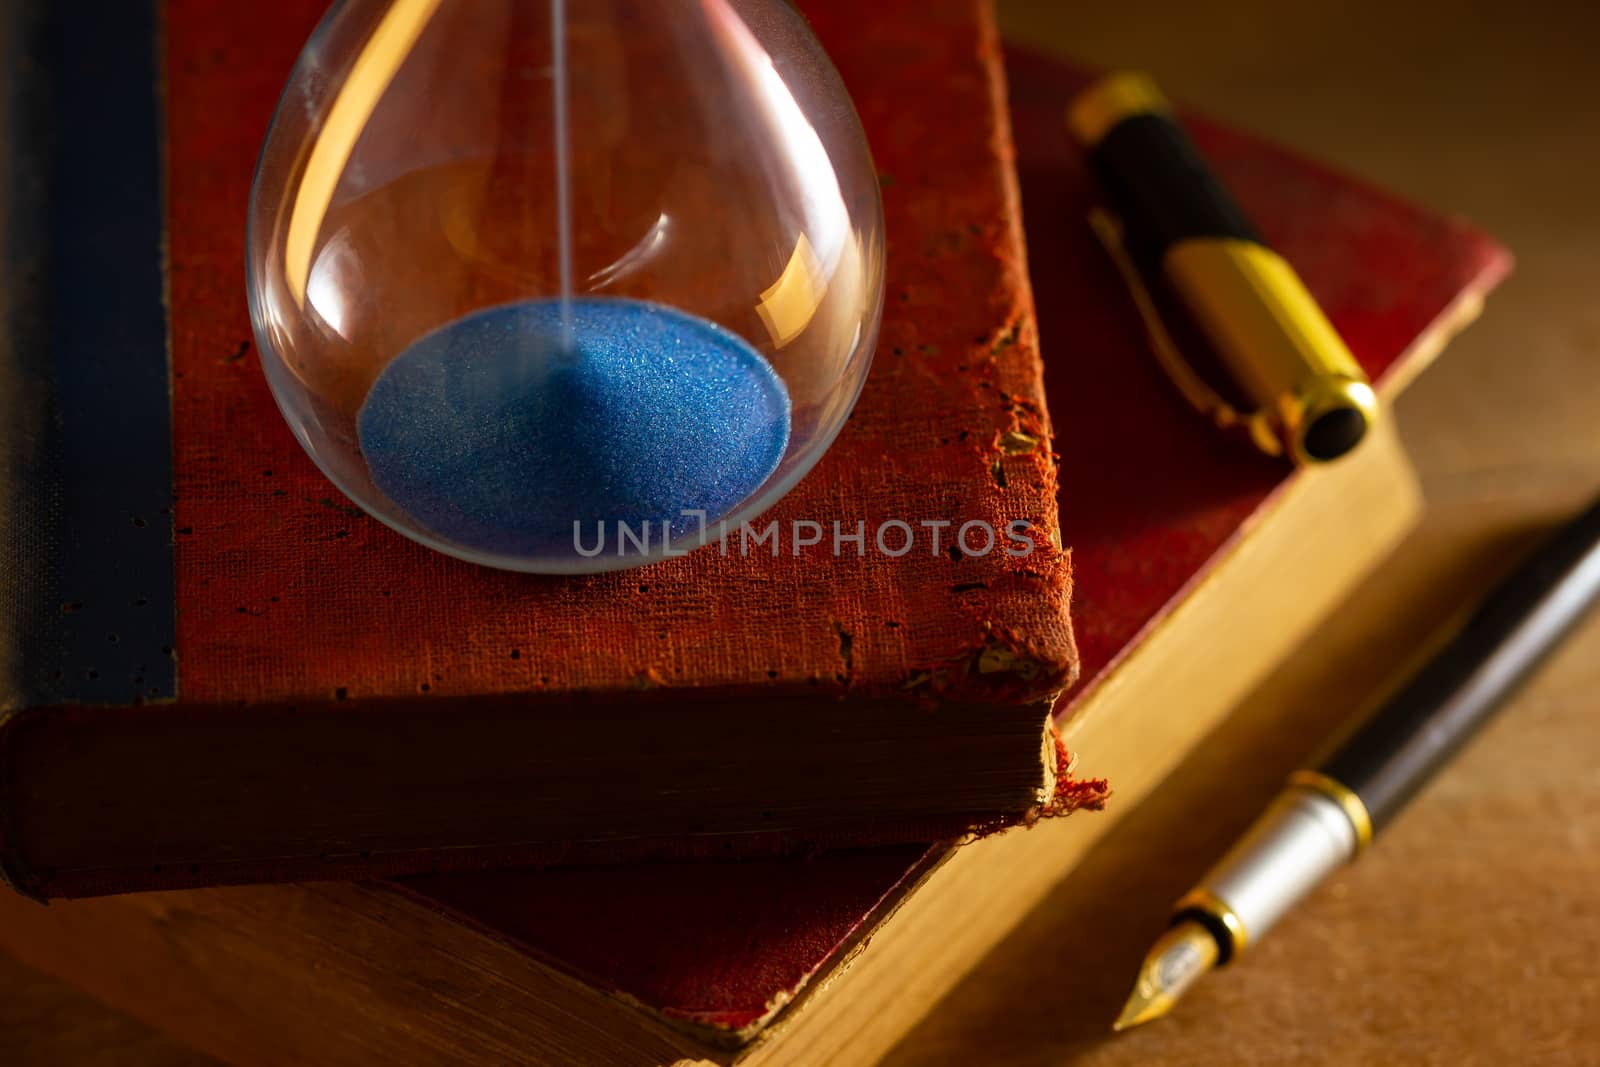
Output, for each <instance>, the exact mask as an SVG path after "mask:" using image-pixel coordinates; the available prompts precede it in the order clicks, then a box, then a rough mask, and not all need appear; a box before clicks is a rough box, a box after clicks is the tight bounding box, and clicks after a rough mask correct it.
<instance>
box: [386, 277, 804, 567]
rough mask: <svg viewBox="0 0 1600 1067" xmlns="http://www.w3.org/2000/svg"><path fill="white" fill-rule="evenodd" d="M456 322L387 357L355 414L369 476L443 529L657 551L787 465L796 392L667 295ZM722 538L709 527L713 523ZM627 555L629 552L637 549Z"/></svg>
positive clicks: (509, 310) (457, 538) (497, 544)
mask: <svg viewBox="0 0 1600 1067" xmlns="http://www.w3.org/2000/svg"><path fill="white" fill-rule="evenodd" d="M571 325H572V332H571V334H570V340H568V339H567V338H566V337H565V336H564V335H563V332H562V324H561V305H560V303H559V302H558V301H553V300H548V301H533V302H527V303H519V304H508V305H504V306H502V307H495V308H490V309H488V310H485V311H480V312H477V313H475V314H473V315H469V316H467V317H466V318H463V319H458V320H457V321H455V322H452V323H450V324H448V325H446V326H443V327H441V328H440V329H438V330H435V331H434V332H433V333H431V334H429V335H427V336H426V337H423V338H422V339H421V340H419V341H417V342H416V343H415V344H413V345H412V346H411V347H410V348H408V349H406V350H405V351H404V352H402V353H401V354H400V355H399V356H398V357H396V358H395V360H394V361H393V362H392V363H390V364H389V366H388V367H387V368H385V369H384V372H383V374H382V375H381V376H379V378H378V380H377V382H376V383H375V384H374V385H373V387H372V391H371V392H370V393H368V394H367V399H366V402H365V403H364V404H363V405H362V407H361V412H360V414H359V416H358V419H357V432H358V433H359V435H360V440H361V450H362V453H363V454H364V456H365V458H366V463H367V469H368V470H369V471H370V473H371V475H372V480H373V483H374V484H375V485H376V486H377V487H378V489H380V490H381V491H382V492H383V493H384V495H385V496H387V497H388V498H389V499H390V500H391V501H392V502H393V503H394V504H396V505H397V506H398V507H400V508H401V510H403V511H405V512H406V513H407V514H409V515H410V516H411V517H412V518H413V519H415V520H416V521H417V522H418V523H419V524H420V525H421V526H423V527H424V528H426V529H427V530H429V531H430V532H432V533H433V534H434V535H436V536H437V537H439V538H441V539H443V540H445V541H449V542H452V543H454V544H456V545H459V546H463V547H466V548H471V549H476V550H479V551H482V552H487V553H493V554H496V555H504V556H516V557H521V558H537V557H545V558H551V557H554V558H578V553H577V551H576V550H575V548H574V547H573V528H572V524H573V521H574V520H577V521H579V522H581V523H582V524H583V527H582V529H583V533H582V537H583V544H584V546H585V548H586V549H592V548H593V547H594V545H595V542H596V536H597V531H596V527H595V524H596V523H597V522H601V523H604V524H605V526H604V531H605V538H606V547H605V552H604V555H607V556H612V557H613V558H614V557H615V555H616V554H617V543H618V534H617V525H616V524H617V523H626V524H627V525H628V527H629V529H630V530H632V531H633V532H634V533H635V534H638V533H639V532H641V531H642V530H643V529H644V526H643V524H644V522H646V521H649V523H650V527H649V528H650V538H651V540H650V550H651V551H652V553H653V552H655V551H656V550H658V549H659V547H660V539H661V530H662V528H663V527H662V524H663V522H670V524H671V528H672V536H673V537H674V538H676V537H679V536H682V535H684V534H686V533H694V532H697V531H698V530H699V528H700V524H699V520H698V519H696V518H685V517H683V515H682V512H684V511H695V510H699V511H704V512H705V513H706V516H707V519H706V521H707V523H708V524H712V523H715V522H716V521H717V520H718V519H719V518H723V517H725V516H726V515H728V514H729V513H730V512H731V511H733V510H734V509H735V508H736V507H738V506H739V504H740V503H742V502H743V501H744V500H745V499H746V498H747V497H749V496H750V494H751V493H753V492H754V491H755V490H756V489H757V488H758V487H760V486H761V484H762V483H763V482H765V481H766V480H767V478H768V477H769V476H770V475H771V474H772V472H773V471H774V470H776V469H777V467H778V462H779V460H781V459H782V458H783V453H784V450H785V449H786V448H787V447H788V443H789V394H788V391H787V390H786V389H785V388H784V386H783V382H782V381H781V380H780V379H779V378H778V376H777V374H776V373H775V372H774V371H773V369H772V366H771V364H769V363H768V362H767V361H766V360H765V359H764V358H762V356H761V355H760V353H758V352H756V350H755V349H753V348H751V347H750V345H749V344H747V343H746V342H745V341H743V340H741V339H740V338H738V337H736V336H735V335H733V334H732V333H729V332H728V331H727V330H724V329H722V328H721V327H720V326H717V325H715V324H713V323H710V322H707V321H705V320H704V319H700V318H696V317H694V316H692V315H688V314H685V313H683V312H680V311H675V310H673V309H671V308H668V307H664V306H662V305H659V304H650V303H645V302H642V301H636V300H620V299H611V298H586V299H581V300H574V301H573V302H572V304H571ZM713 536H714V532H713ZM629 550H630V551H635V550H634V548H633V545H632V543H631V542H630V544H629Z"/></svg>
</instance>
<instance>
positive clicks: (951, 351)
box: [166, 0, 1075, 708]
mask: <svg viewBox="0 0 1600 1067" xmlns="http://www.w3.org/2000/svg"><path fill="white" fill-rule="evenodd" d="M325 7H326V5H325V4H324V3H323V2H322V0H292V2H289V3H285V4H277V5H272V6H271V7H270V8H267V7H257V6H253V5H217V4H211V3H201V2H197V0H173V2H172V3H171V4H170V5H169V7H168V23H167V31H166V34H167V36H166V48H167V62H168V69H167V76H168V80H167V99H168V102H169V103H168V118H169V125H168V138H169V170H170V174H171V188H170V196H169V202H170V205H171V215H170V224H171V233H170V250H171V309H172V321H173V336H172V360H173V373H174V385H173V409H174V424H175V427H174V435H175V454H176V457H177V497H178V500H177V505H176V523H177V566H178V580H177V591H178V592H177V595H178V637H177V649H178V659H179V680H178V681H179V694H180V697H181V698H182V699H183V700H185V701H189V700H193V701H200V702H205V703H208V704H217V705H219V706H223V707H225V706H227V705H229V704H231V703H233V702H235V701H240V700H243V701H250V702H282V703H285V704H288V703H292V702H294V701H300V700H312V699H317V698H324V699H325V698H328V697H330V696H332V695H334V694H338V695H340V696H342V697H346V698H348V699H350V700H363V699H367V698H385V697H398V696H414V695H416V694H418V693H419V692H424V691H425V692H427V693H429V694H430V698H431V699H437V700H439V701H440V703H441V708H443V707H444V706H445V704H446V702H447V701H449V700H451V699H452V698H459V697H463V696H470V695H474V694H482V693H499V692H530V691H558V692H559V691H570V690H626V689H629V688H632V687H637V686H641V685H644V686H695V687H710V686H716V687H734V688H737V687H749V688H750V689H751V690H752V691H757V692H759V691H773V690H787V691H805V692H812V693H815V694H816V695H817V696H819V697H826V696H829V695H845V694H848V693H851V692H878V693H905V694H906V695H907V696H908V698H917V697H921V696H923V695H931V696H947V697H968V698H983V699H993V700H1003V701H1016V700H1028V699H1037V698H1038V697H1040V696H1041V695H1045V694H1048V693H1050V692H1052V691H1053V690H1055V689H1057V688H1059V687H1060V686H1061V685H1062V684H1064V683H1065V682H1067V681H1068V680H1069V679H1070V678H1071V676H1072V674H1073V670H1074V665H1075V658H1074V653H1073V645H1072V640H1071V632H1070V628H1069V624H1068V617H1067V606H1068V593H1069V586H1070V564H1069V562H1068V558H1067V555H1066V553H1064V552H1063V551H1061V550H1060V549H1059V548H1057V547H1056V545H1057V544H1059V533H1058V530H1057V527H1056V504H1055V496H1056V484H1055V470H1054V466H1053V464H1052V463H1051V460H1050V456H1049V451H1048V446H1047V444H1046V442H1047V441H1048V439H1049V431H1050V427H1049V423H1048V419H1047V418H1046V416H1045V413H1044V393H1043V387H1042V383H1041V366H1040V361H1039V355H1038V346H1037V343H1036V330H1035V326H1034V317H1033V305H1032V298H1031V295H1030V292H1029V289H1028V283H1027V276H1026V271H1025V265H1024V261H1023V260H1024V253H1023V244H1022V234H1021V227H1020V219H1019V218H1018V215H1017V212H1016V210H1015V208H1016V188H1015V181H1014V177H1013V174H1012V171H1011V169H1010V167H1009V161H1010V148H1009V133H1008V131H1007V129H1006V125H1005V122H1004V110H1003V104H1004V102H1003V98H1002V95H1001V92H1000V90H999V85H998V81H997V79H998V65H997V64H995V63H991V62H988V61H980V60H979V58H978V56H977V55H976V54H975V53H974V47H973V32H972V27H973V5H972V4H968V3H941V4H937V5H934V6H933V7H932V8H931V9H930V10H926V11H923V10H918V11H917V12H916V13H915V15H914V17H913V16H912V14H911V11H910V8H909V7H907V10H906V11H905V12H895V11H890V10H884V11H881V12H878V11H875V12H874V15H873V18H872V19H870V20H860V19H856V18H854V17H851V18H845V17H843V16H845V15H846V12H845V10H844V8H843V7H842V6H841V7H839V8H838V9H837V10H835V9H834V8H833V7H832V6H830V5H818V6H816V7H815V8H814V9H813V10H811V11H810V12H809V13H810V14H812V15H814V16H815V25H816V28H817V30H818V32H819V35H820V36H821V37H822V39H823V43H824V44H825V45H826V46H827V47H828V48H829V49H830V51H831V52H832V54H833V55H834V57H835V59H836V61H837V62H838V64H839V65H840V67H841V68H842V73H843V74H844V77H845V80H846V82H847V84H849V85H850V86H851V87H852V90H853V91H854V93H855V95H856V97H857V100H858V103H859V107H860V111H861V114H862V119H863V121H864V124H865V126H866V130H867V136H868V140H869V142H870V143H871V146H872V150H873V153H874V158H875V161H876V163H877V165H878V167H879V169H880V171H881V172H882V173H884V174H885V175H887V176H888V177H889V179H890V180H891V184H890V188H889V191H888V195H887V196H886V198H885V207H886V216H887V220H886V221H887V231H888V240H889V248H888V282H887V285H888V289H887V294H888V303H887V310H886V312H885V316H884V323H883V328H882V332H881V335H880V340H879V350H878V355H877V358H876V362H875V363H874V366H873V369H872V373H871V375H870V377H869V380H868V381H867V383H866V386H865V388H864V391H863V393H862V395H861V398H860V401H859V403H858V405H857V407H856V409H855V412H854V414H853V415H852V416H851V418H850V420H849V422H848V423H847V424H846V426H845V428H844V430H843V432H842V433H841V434H840V436H839V438H838V440H837V441H836V443H835V444H834V446H833V448H832V450H831V451H830V452H829V453H828V454H827V455H826V456H824V457H823V459H822V461H821V462H820V463H819V464H818V466H817V467H816V468H815V469H814V470H813V471H812V472H811V473H810V474H809V475H808V476H807V477H806V478H805V479H804V480H803V481H802V482H801V483H800V485H799V486H798V487H797V488H796V489H795V490H794V491H793V492H792V493H790V494H789V496H788V497H786V498H785V499H784V500H783V501H781V502H780V504H779V505H778V506H777V507H776V508H774V509H773V510H772V511H771V512H769V513H768V514H767V516H764V517H763V519H762V525H764V524H765V523H766V522H767V521H769V520H771V519H776V520H777V521H778V523H779V527H780V530H783V531H789V530H791V529H792V524H793V523H794V522H796V521H797V520H798V521H802V522H805V521H810V522H815V523H819V524H820V525H821V526H822V528H823V529H824V531H826V533H825V535H824V536H823V538H822V540H821V542H820V543H819V544H817V545H813V546H810V547H805V548H801V549H800V551H799V554H798V555H796V554H795V553H794V551H793V549H792V548H791V541H792V540H793V539H792V538H790V537H788V536H785V537H784V538H783V543H782V546H781V548H782V550H781V552H780V554H779V555H778V556H776V557H773V556H771V555H768V554H766V550H761V551H759V552H753V553H752V554H751V555H750V556H749V557H748V558H741V557H740V553H739V552H737V551H730V552H729V553H728V554H727V555H726V556H724V555H722V554H721V553H720V552H718V551H717V550H716V549H715V548H711V549H707V550H701V551H698V552H695V553H692V554H691V555H689V556H687V557H685V558H682V559H677V560H670V561H664V562H662V563H660V564H657V565H654V566H652V567H650V568H648V569H643V570H637V571H628V572H621V573H613V574H607V575H599V576H594V577H585V578H550V577H539V576H527V575H516V574H507V573H502V572H497V571H492V570H487V569H484V568H481V567H477V566H473V565H471V564H467V563H463V562H460V561H458V560H454V559H450V558H447V557H445V556H442V555H440V554H437V553H434V552H430V551H428V550H426V549H424V548H422V547H421V546H419V545H416V544H413V543H411V542H409V541H407V540H405V539H404V538H402V537H400V536H399V535H398V534H396V533H394V532H393V531H391V530H389V529H387V528H386V527H384V526H382V525H381V524H380V523H378V522H376V521H374V520H372V519H369V518H367V517H366V516H364V515H361V514H358V513H356V514H353V513H352V512H354V510H355V509H353V508H352V507H351V506H349V505H348V504H347V503H346V501H345V500H344V499H343V498H342V497H341V496H340V495H339V494H338V492H337V490H335V489H334V488H333V487H332V486H331V485H330V484H329V483H328V481H327V480H326V479H325V478H324V477H323V476H322V475H321V474H320V473H319V472H318V471H317V470H316V468H315V467H314V466H313V465H312V463H311V461H310V460H309V459H308V458H307V457H306V456H305V454H304V453H303V452H302V451H301V449H300V447H299V445H297V444H296V443H295V441H294V439H293V438H292V437H291V435H290V432H289V430H288V428H287V426H286V425H285V423H284V420H283V419H282V418H281V417H280V416H279V414H278V412H277V410H276V408H275V406H274V404H273V401H272V398H271V396H270V394H269V392H268V389H267V386H266V383H265V381H264V379H263V376H262V373H261V369H260V367H259V366H257V361H256V360H255V358H254V356H253V353H252V352H251V351H250V349H251V347H252V342H251V340H250V338H251V331H250V325H249V321H248V317H247V315H246V309H245V301H244V289H243V286H242V284H241V278H240V275H239V271H238V269H237V265H238V264H240V263H242V262H243V261H244V232H243V226H242V220H243V219H244V218H245V204H246V200H247V198H248V194H249V186H250V180H251V164H252V163H253V161H254V159H255V154H256V150H257V147H258V146H259V145H260V143H261V139H262V137H263V136H264V134H265V133H266V128H267V122H268V119H269V118H270V116H271V113H272V109H273V105H274V103H275V101H276V98H277V93H278V90H279V88H280V86H281V85H282V83H283V81H284V79H285V77H286V76H287V72H288V70H289V67H290V65H291V64H292V63H293V61H294V59H295V56H296V54H297V52H298V50H299V48H300V47H301V45H302V44H303V43H304V41H305V39H306V36H307V34H308V33H309V32H310V30H311V27H312V26H313V25H314V24H315V22H316V20H317V19H318V18H319V17H320V16H321V15H322V13H323V11H324V9H325ZM993 58H994V57H993V56H992V54H991V55H990V56H988V57H987V60H992V59H993ZM891 60H892V61H891ZM913 94H914V95H915V97H916V107H914V108H908V107H907V106H906V103H907V100H908V98H909V97H910V96H911V95H913ZM929 116H939V121H940V123H941V124H942V125H948V126H949V128H951V129H960V130H961V135H960V136H949V137H930V136H928V132H929V130H928V126H927V122H928V117H929ZM1019 519H1020V520H1027V521H1029V522H1031V523H1032V524H1033V525H1034V528H1035V529H1034V535H1033V537H1034V542H1035V544H1034V547H1033V550H1032V552H1031V554H1029V555H1028V556H1027V557H1025V558H1018V557H1016V556H1012V555H1008V554H1007V553H1006V552H1004V551H1001V550H999V549H998V548H997V549H996V550H994V551H991V552H989V553H987V554H985V555H981V556H976V555H975V556H968V555H966V554H964V553H962V552H960V551H953V550H952V542H953V540H954V538H955V536H956V534H957V531H958V529H959V527H960V526H961V525H962V524H963V523H967V522H973V521H978V522H983V523H986V524H988V525H989V526H990V527H991V528H993V529H995V530H998V531H1003V530H1004V529H1005V528H1006V526H1007V524H1008V523H1010V522H1012V521H1013V520H1019ZM891 520H899V521H901V522H905V523H908V524H910V526H911V527H912V528H913V529H914V530H916V531H918V533H919V535H920V536H919V539H918V543H917V545H916V547H915V549H914V550H913V551H911V552H909V553H907V554H906V555H904V556H903V557H898V558H895V557H889V556H885V555H881V554H878V553H877V552H875V551H872V550H871V544H870V542H871V539H872V535H873V532H874V531H876V530H877V529H878V528H879V526H880V525H881V524H883V523H885V522H889V521H891ZM835 521H837V522H839V523H840V524H841V528H842V530H843V532H844V533H846V534H851V533H854V532H855V531H856V530H857V524H858V523H864V524H865V528H866V531H867V538H868V551H867V552H866V553H865V554H864V555H861V556H858V555H856V550H855V548H854V545H853V544H850V543H845V544H844V546H843V551H842V552H841V554H839V555H837V556H835V555H834V554H833V543H832V541H833V538H832V536H831V535H832V531H833V523H834V522H835ZM924 521H927V522H932V523H950V524H951V525H950V526H949V527H944V528H939V529H940V530H942V535H943V536H942V542H941V544H940V546H939V550H938V551H934V550H933V547H932V536H931V533H930V530H931V529H932V528H925V527H922V526H921V525H920V524H921V523H922V522H924ZM892 533H893V531H891V534H892ZM973 541H974V544H979V543H981V538H977V537H974V539H973ZM896 547H897V546H896Z"/></svg>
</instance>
